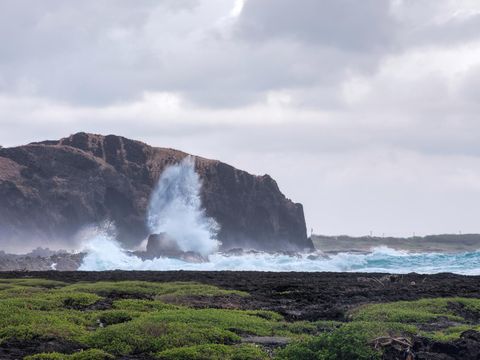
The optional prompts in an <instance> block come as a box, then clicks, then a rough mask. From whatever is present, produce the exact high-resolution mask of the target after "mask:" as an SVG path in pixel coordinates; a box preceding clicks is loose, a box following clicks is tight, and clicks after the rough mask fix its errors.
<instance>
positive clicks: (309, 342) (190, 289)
mask: <svg viewBox="0 0 480 360" xmlns="http://www.w3.org/2000/svg"><path fill="white" fill-rule="evenodd" d="M227 295H235V296H248V294H246V293H243V292H238V291H230V290H224V289H220V288H217V287H215V286H211V285H204V284H199V283H191V282H190V283H185V282H173V283H159V282H145V281H118V282H96V283H75V284H65V283H62V282H58V281H50V280H43V279H34V278H28V279H6V280H2V279H0V343H2V342H8V341H9V340H13V339H15V340H21V341H25V342H28V341H29V340H35V341H38V340H42V339H45V340H47V339H48V340H52V339H54V340H55V339H56V340H65V341H69V342H74V343H76V344H78V345H81V347H85V348H86V349H87V350H85V351H82V352H78V353H75V354H70V355H68V354H61V353H48V354H37V355H33V356H29V357H26V358H25V359H26V360H40V359H43V360H49V359H51V360H58V359H65V360H89V359H104V360H105V359H111V358H113V357H114V356H122V355H137V354H144V355H148V356H153V357H155V358H158V359H173V360H182V359H192V360H202V359H205V360H206V359H213V360H215V359H222V360H223V359H225V360H250V359H251V360H253V359H260V360H262V359H267V358H269V356H270V355H268V354H267V352H266V351H265V350H263V349H262V348H261V347H257V346H255V345H251V344H248V345H247V344H242V343H241V339H242V337H245V336H280V337H287V338H290V340H292V341H293V342H292V343H290V344H289V345H287V346H286V347H285V348H283V349H278V350H277V351H275V352H274V357H275V358H277V359H299V360H303V359H304V360H307V359H308V360H310V359H317V360H338V359H339V360H342V359H345V360H346V359H359V360H367V359H369V360H372V359H378V358H380V357H381V353H380V352H378V351H376V350H374V349H373V348H372V346H371V345H370V343H371V341H372V340H373V339H375V338H376V337H380V336H392V337H396V336H404V337H412V336H413V335H422V336H427V337H430V338H432V339H435V340H439V341H450V340H453V339H456V338H458V337H459V336H460V334H461V333H462V332H463V331H465V330H469V329H477V330H480V326H479V325H478V324H474V323H473V321H474V320H475V319H478V316H477V314H478V313H480V299H465V298H440V299H422V300H418V301H409V302H407V301H399V302H393V303H387V304H371V305H365V306H361V307H358V308H356V309H353V310H352V311H351V312H350V314H349V322H346V323H344V322H343V323H342V322H336V321H316V322H308V321H297V322H287V321H285V320H284V318H283V317H282V316H281V315H279V314H278V313H275V312H272V311H265V310H259V311H245V310H230V309H228V310H227V309H214V308H206V309H195V308H191V307H189V306H188V301H185V302H181V303H182V304H183V305H181V306H179V305H173V304H169V303H167V301H170V300H171V299H172V298H174V299H175V298H178V299H181V298H182V297H187V298H188V297H195V296H208V297H213V298H212V299H211V301H212V302H214V301H215V299H214V297H215V296H227ZM97 302H99V304H96V303H97ZM92 305H95V306H92ZM98 305H101V306H102V307H100V308H101V309H105V310H99V306H98ZM472 319H473V320H472Z"/></svg>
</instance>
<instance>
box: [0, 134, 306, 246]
mask: <svg viewBox="0 0 480 360" xmlns="http://www.w3.org/2000/svg"><path fill="white" fill-rule="evenodd" d="M187 155H188V154H186V153H183V152H181V151H177V150H172V149H166V148H154V147H151V146H148V145H146V144H144V143H141V142H138V141H133V140H129V139H126V138H123V137H120V136H114V135H108V136H101V135H93V134H87V133H78V134H75V135H72V136H70V137H68V138H64V139H61V140H53V141H44V142H39V143H32V144H29V145H25V146H19V147H14V148H2V149H0V198H1V199H2V201H1V202H0V244H1V245H2V247H4V248H5V246H10V248H8V250H18V249H13V248H15V247H20V248H25V247H35V246H38V245H39V244H48V245H49V246H54V245H58V246H62V244H63V243H65V242H67V243H68V242H70V243H71V242H73V238H74V235H75V234H76V233H77V232H78V230H79V229H81V228H82V227H83V226H85V225H87V224H96V223H99V222H101V221H103V220H110V221H112V222H114V223H115V225H116V227H117V230H118V240H119V241H120V242H121V243H122V245H123V246H124V247H126V248H134V247H136V246H138V245H139V244H140V242H141V241H142V240H143V239H145V238H146V237H147V236H148V235H149V231H148V229H147V226H146V221H145V218H146V211H147V206H148V202H149V199H150V195H151V193H152V190H153V189H154V187H155V185H156V183H157V181H158V178H159V176H160V174H161V173H162V172H163V170H164V169H165V168H166V167H167V166H169V165H171V164H176V163H179V162H180V161H181V160H182V159H184V158H185V157H186V156H187ZM195 167H196V171H197V173H198V174H199V176H200V178H201V181H202V192H201V198H202V205H203V207H204V208H205V211H206V215H207V216H208V217H212V218H214V219H215V220H216V221H217V222H218V223H219V224H220V226H221V230H220V232H219V234H218V240H220V241H221V242H222V248H223V250H227V249H230V248H235V247H242V248H246V249H257V250H267V251H275V250H277V251H278V250H285V251H302V250H304V249H307V250H312V249H313V244H312V242H311V241H310V239H308V238H307V234H306V226H305V219H304V214H303V207H302V205H301V204H296V203H293V202H292V201H290V200H289V199H287V198H286V197H285V196H284V195H283V194H282V193H281V192H280V190H279V188H278V186H277V184H276V182H275V181H274V180H273V179H272V178H271V177H270V176H268V175H263V176H254V175H251V174H249V173H247V172H245V171H241V170H238V169H235V168H234V167H232V166H230V165H227V164H225V163H222V162H220V161H216V160H209V159H204V158H201V157H196V158H195Z"/></svg>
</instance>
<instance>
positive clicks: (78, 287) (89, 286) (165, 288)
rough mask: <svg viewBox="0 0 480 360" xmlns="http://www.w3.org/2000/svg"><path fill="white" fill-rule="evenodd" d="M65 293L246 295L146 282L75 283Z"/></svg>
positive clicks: (189, 284)
mask: <svg viewBox="0 0 480 360" xmlns="http://www.w3.org/2000/svg"><path fill="white" fill-rule="evenodd" d="M64 290H65V291H74V292H77V291H81V292H90V293H94V294H97V295H100V296H111V295H119V294H121V295H130V296H132V297H137V298H156V299H161V297H162V296H199V295H203V296H221V295H229V294H237V295H240V296H247V295H248V294H247V293H245V292H241V291H235V290H224V289H220V288H218V287H216V286H212V285H205V284H199V283H193V282H165V283H160V282H147V281H118V282H111V281H99V282H96V283H77V284H73V285H69V286H66V287H65V288H64Z"/></svg>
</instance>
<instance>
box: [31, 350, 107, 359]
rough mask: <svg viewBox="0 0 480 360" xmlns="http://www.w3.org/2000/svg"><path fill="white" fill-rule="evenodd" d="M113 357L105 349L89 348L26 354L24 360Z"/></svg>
mask: <svg viewBox="0 0 480 360" xmlns="http://www.w3.org/2000/svg"><path fill="white" fill-rule="evenodd" d="M113 359H114V357H113V356H112V355H110V354H108V353H106V352H105V351H102V350H97V349H90V350H85V351H80V352H77V353H75V354H70V355H67V354H60V353H45V354H37V355H31V356H26V357H25V358H24V360H113Z"/></svg>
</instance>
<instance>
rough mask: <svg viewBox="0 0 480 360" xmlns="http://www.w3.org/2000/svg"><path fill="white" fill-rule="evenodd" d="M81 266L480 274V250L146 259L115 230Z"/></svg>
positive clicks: (96, 243) (384, 250)
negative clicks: (121, 241) (124, 243)
mask: <svg viewBox="0 0 480 360" xmlns="http://www.w3.org/2000/svg"><path fill="white" fill-rule="evenodd" d="M86 250H87V255H86V257H85V258H84V260H83V263H82V265H81V267H80V270H92V271H101V270H117V269H118V270H205V271H208V270H217V271H220V270H238V271H306V272H312V271H345V272H353V271H358V272H388V273H398V274H402V273H409V272H417V273H425V274H431V273H439V272H453V273H458V274H469V275H480V267H479V264H480V251H476V252H469V253H458V254H440V253H421V254H420V253H419V254H409V253H407V252H403V251H398V250H393V249H390V248H387V247H379V248H375V249H373V251H372V252H370V253H368V254H358V253H347V252H344V253H338V254H336V255H331V256H328V257H323V256H311V255H312V254H297V255H296V256H289V255H286V254H269V253H247V254H244V255H235V256H227V255H225V254H222V253H214V254H212V255H210V257H209V260H210V261H209V262H205V263H189V262H186V261H182V260H179V259H172V258H156V259H153V260H142V259H141V258H139V257H138V256H135V255H133V254H131V253H129V252H128V251H126V250H124V249H122V248H121V246H120V245H119V244H118V243H117V242H116V241H115V240H114V239H113V238H110V237H109V236H107V235H105V234H98V235H97V236H96V237H95V238H94V239H92V241H91V242H90V243H89V247H88V249H86Z"/></svg>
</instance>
